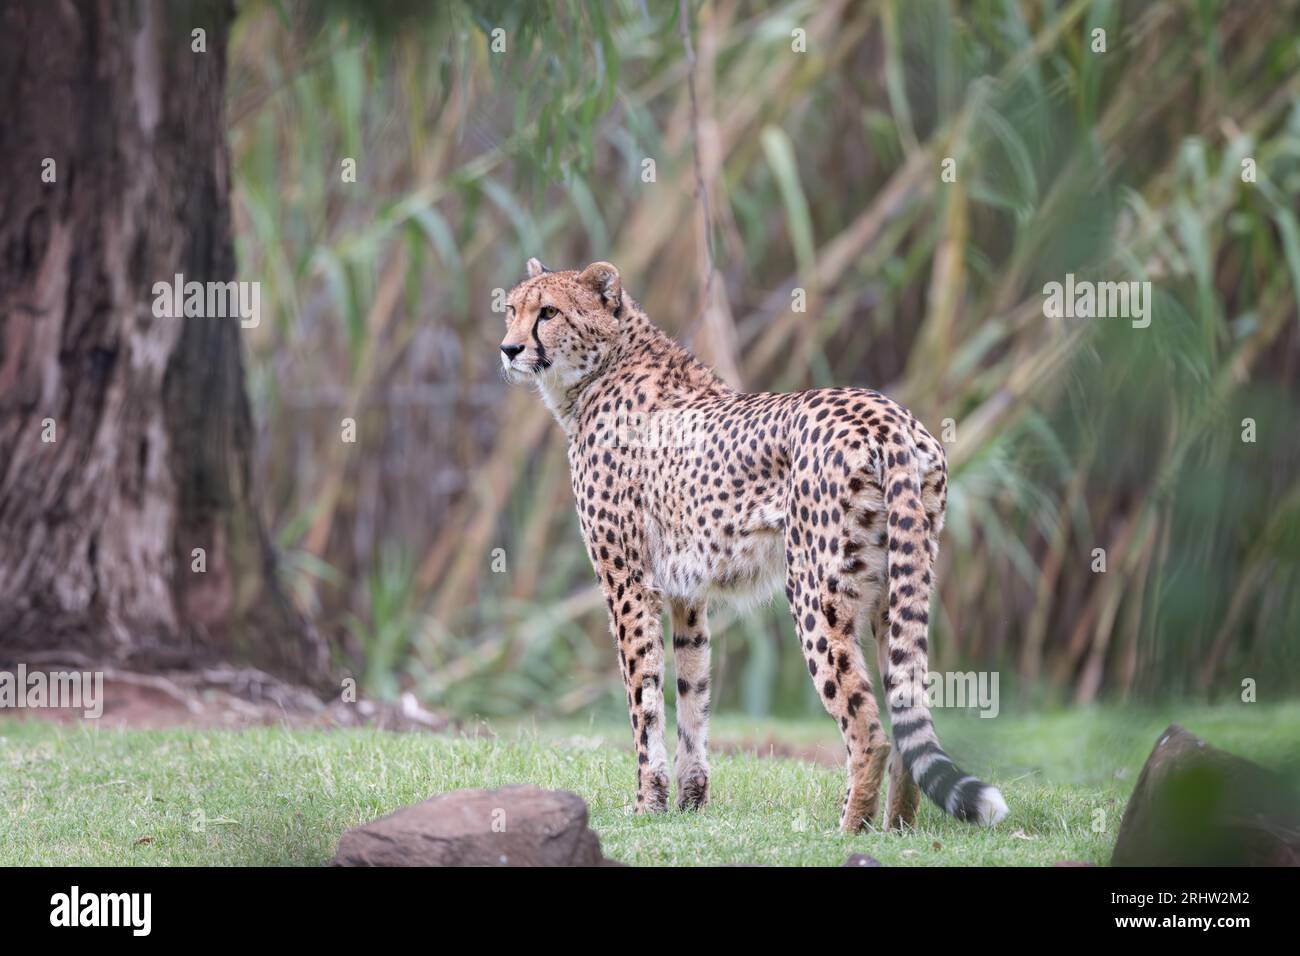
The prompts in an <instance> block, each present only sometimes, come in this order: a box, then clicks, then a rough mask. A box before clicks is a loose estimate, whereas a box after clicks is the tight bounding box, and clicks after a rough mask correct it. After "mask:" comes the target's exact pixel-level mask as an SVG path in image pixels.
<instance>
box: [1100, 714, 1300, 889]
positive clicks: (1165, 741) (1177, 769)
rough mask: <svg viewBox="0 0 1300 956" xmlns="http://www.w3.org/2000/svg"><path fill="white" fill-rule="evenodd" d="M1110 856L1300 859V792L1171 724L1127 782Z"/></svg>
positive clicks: (1152, 862)
mask: <svg viewBox="0 0 1300 956" xmlns="http://www.w3.org/2000/svg"><path fill="white" fill-rule="evenodd" d="M1110 862H1111V865H1112V866H1296V865H1300V798H1297V794H1296V792H1295V789H1294V787H1293V786H1292V785H1291V784H1290V783H1289V782H1288V781H1287V780H1286V779H1284V778H1282V777H1280V776H1279V775H1277V774H1275V773H1273V772H1272V771H1269V770H1266V769H1264V768H1263V767H1261V766H1259V765H1258V764H1254V763H1251V762H1250V761H1249V760H1243V759H1242V758H1241V757H1237V756H1235V755H1233V754H1230V753H1227V752H1225V751H1222V750H1218V749H1216V748H1214V747H1211V746H1210V745H1209V744H1207V743H1206V742H1205V741H1203V740H1201V739H1200V738H1198V737H1196V736H1194V735H1193V734H1190V733H1188V732H1187V731H1186V730H1184V729H1183V728H1182V727H1180V726H1178V725H1177V724H1171V725H1170V726H1169V727H1168V729H1166V730H1165V732H1164V733H1163V734H1161V735H1160V739H1159V740H1158V741H1157V742H1156V746H1155V749H1154V750H1152V751H1151V756H1150V757H1148V758H1147V762H1146V765H1145V766H1144V767H1143V768H1142V773H1141V775H1140V776H1139V777H1138V780H1137V785H1136V786H1135V787H1134V788H1133V795H1132V796H1131V797H1130V798H1129V801H1128V806H1127V807H1126V808H1125V810H1124V819H1123V821H1122V822H1121V823H1120V828H1119V837H1118V838H1117V839H1116V841H1115V851H1114V854H1113V855H1112V856H1111V861H1110Z"/></svg>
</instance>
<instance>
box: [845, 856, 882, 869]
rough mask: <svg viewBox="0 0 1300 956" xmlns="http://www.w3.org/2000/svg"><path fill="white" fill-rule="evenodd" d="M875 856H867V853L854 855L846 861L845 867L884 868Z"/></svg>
mask: <svg viewBox="0 0 1300 956" xmlns="http://www.w3.org/2000/svg"><path fill="white" fill-rule="evenodd" d="M884 865H885V864H883V863H881V862H880V861H879V860H877V859H876V858H875V857H874V856H867V855H866V854H865V853H854V854H853V855H852V856H850V857H849V858H848V859H847V860H845V861H844V866H884Z"/></svg>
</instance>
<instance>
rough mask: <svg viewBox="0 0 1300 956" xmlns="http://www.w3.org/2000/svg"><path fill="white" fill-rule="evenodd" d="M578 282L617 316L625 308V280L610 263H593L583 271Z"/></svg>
mask: <svg viewBox="0 0 1300 956" xmlns="http://www.w3.org/2000/svg"><path fill="white" fill-rule="evenodd" d="M578 281H579V282H581V283H582V284H583V285H585V286H586V287H587V288H588V289H590V290H591V291H592V292H594V293H596V295H598V296H600V300H601V301H602V302H603V303H605V308H607V309H609V310H610V311H611V312H613V313H614V314H615V315H616V316H617V315H618V314H619V312H620V311H621V310H622V308H623V280H622V278H620V277H619V274H618V270H617V269H615V268H614V266H613V265H611V264H610V263H608V262H593V263H592V264H591V265H589V266H587V268H585V269H583V270H582V275H580V276H578Z"/></svg>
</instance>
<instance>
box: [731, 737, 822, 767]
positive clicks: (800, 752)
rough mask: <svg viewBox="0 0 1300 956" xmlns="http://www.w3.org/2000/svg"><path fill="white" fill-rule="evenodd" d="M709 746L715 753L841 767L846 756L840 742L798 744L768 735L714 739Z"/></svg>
mask: <svg viewBox="0 0 1300 956" xmlns="http://www.w3.org/2000/svg"><path fill="white" fill-rule="evenodd" d="M709 746H710V748H711V749H712V750H713V751H715V752H716V753H724V754H750V755H751V756H754V757H778V758H782V759H785V760H803V761H807V762H808V763H815V764H818V765H819V766H823V767H843V766H844V760H845V757H846V754H845V752H844V746H843V745H842V744H819V743H812V744H799V743H791V742H790V741H788V740H780V739H779V738H777V737H770V736H769V737H766V738H764V739H762V740H744V739H741V740H726V739H723V740H715V741H711V742H710V744H709Z"/></svg>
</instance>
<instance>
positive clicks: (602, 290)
mask: <svg viewBox="0 0 1300 956" xmlns="http://www.w3.org/2000/svg"><path fill="white" fill-rule="evenodd" d="M622 315H623V283H622V280H621V279H620V278H619V275H618V270H617V269H615V268H614V267H613V266H612V265H610V264H609V263H608V262H593V263H592V264H591V265H589V266H587V268H585V269H583V270H582V271H581V272H578V271H576V270H574V271H569V272H552V271H550V270H549V269H547V268H546V267H545V266H544V265H542V264H541V263H540V262H538V261H537V260H536V259H529V260H528V278H527V279H525V280H524V281H523V282H521V283H519V285H517V286H515V287H514V288H513V289H511V290H510V295H509V297H508V298H507V299H506V337H505V338H504V339H503V340H502V341H501V364H502V365H503V366H504V368H505V374H506V378H507V380H509V381H510V382H537V383H538V384H542V385H559V386H568V385H570V384H573V383H575V382H580V381H581V380H582V379H583V378H585V377H586V376H587V375H588V374H589V373H590V372H592V371H593V370H595V369H596V368H598V367H599V366H600V365H601V363H602V362H604V360H605V358H606V356H608V354H609V350H610V348H611V346H612V345H613V343H614V341H615V339H616V338H617V337H618V327H619V319H620V318H621V317H622Z"/></svg>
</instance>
